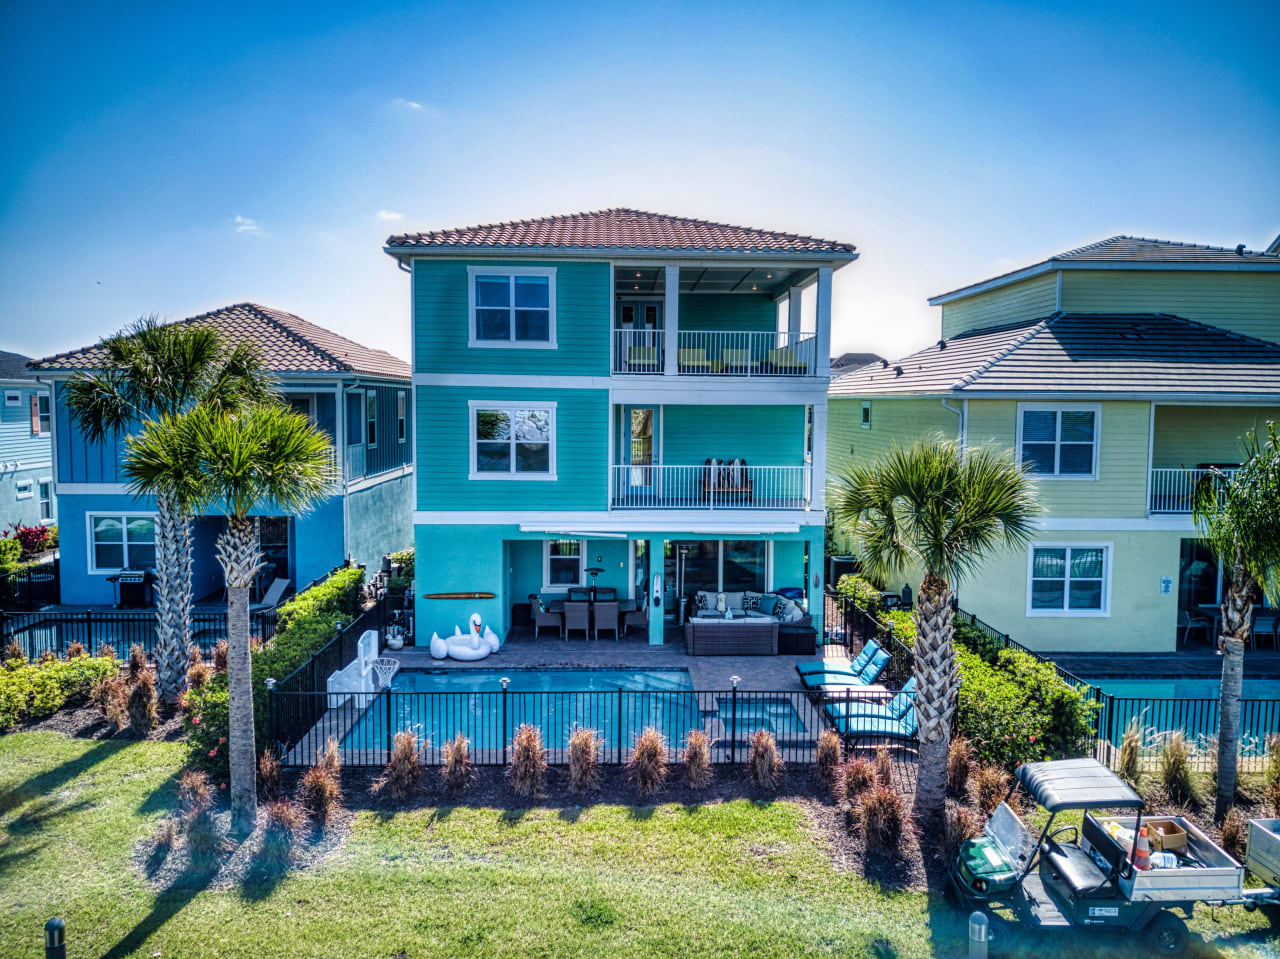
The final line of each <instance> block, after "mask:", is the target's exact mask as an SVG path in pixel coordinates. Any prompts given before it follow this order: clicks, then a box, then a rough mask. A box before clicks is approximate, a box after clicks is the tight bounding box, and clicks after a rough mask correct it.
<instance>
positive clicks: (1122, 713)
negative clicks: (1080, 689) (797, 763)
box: [1086, 679, 1280, 756]
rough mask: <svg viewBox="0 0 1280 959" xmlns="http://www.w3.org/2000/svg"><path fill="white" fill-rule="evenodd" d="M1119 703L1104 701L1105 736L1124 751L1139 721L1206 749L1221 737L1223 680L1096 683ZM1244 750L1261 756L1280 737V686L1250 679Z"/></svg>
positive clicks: (1101, 729)
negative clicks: (1271, 739) (1178, 732)
mask: <svg viewBox="0 0 1280 959" xmlns="http://www.w3.org/2000/svg"><path fill="white" fill-rule="evenodd" d="M1086 682H1089V683H1092V684H1093V685H1095V686H1097V687H1098V688H1099V689H1101V690H1102V691H1103V692H1104V693H1108V694H1109V695H1110V696H1112V697H1114V698H1113V699H1110V700H1107V699H1104V701H1103V704H1104V708H1103V710H1102V712H1101V713H1100V714H1099V733H1100V734H1101V735H1102V736H1103V737H1105V738H1107V739H1108V740H1110V742H1111V743H1112V744H1113V745H1115V746H1119V745H1120V743H1121V742H1122V741H1123V739H1124V732H1125V730H1126V729H1127V728H1128V726H1129V724H1130V723H1131V722H1133V721H1134V720H1137V722H1138V723H1139V725H1141V726H1142V727H1144V728H1146V729H1148V730H1152V731H1154V732H1155V733H1157V734H1159V733H1167V732H1173V731H1175V730H1181V731H1182V732H1183V733H1185V734H1186V735H1187V736H1188V737H1189V738H1190V739H1192V740H1196V741H1198V742H1199V743H1200V744H1201V745H1202V746H1205V744H1207V742H1208V740H1209V739H1210V738H1211V737H1213V736H1214V735H1216V734H1217V730H1218V697H1219V695H1220V693H1221V692H1222V682H1221V681H1220V680H1218V679H1090V680H1086ZM1241 699H1242V700H1243V702H1242V705H1241V716H1240V735H1241V750H1242V753H1243V754H1244V755H1246V756H1250V755H1261V751H1262V749H1263V748H1264V745H1265V742H1266V739H1267V737H1268V736H1269V735H1270V734H1271V733H1275V732H1280V680H1274V679H1246V680H1244V683H1243V686H1242V692H1241ZM1206 748H1207V746H1206Z"/></svg>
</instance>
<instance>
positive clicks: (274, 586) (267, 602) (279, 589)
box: [249, 577, 289, 613]
mask: <svg viewBox="0 0 1280 959" xmlns="http://www.w3.org/2000/svg"><path fill="white" fill-rule="evenodd" d="M288 588H289V581H288V580H287V579H281V578H279V577H276V578H275V579H273V580H272V581H271V585H270V586H268V587H267V591H266V592H265V593H263V594H262V600H261V601H260V602H257V603H251V604H250V605H249V611H250V612H253V613H256V612H258V611H259V610H263V609H274V608H275V607H277V606H279V605H280V600H281V598H283V596H284V591H285V590H286V589H288Z"/></svg>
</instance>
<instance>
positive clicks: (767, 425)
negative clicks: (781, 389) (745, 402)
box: [662, 406, 804, 466]
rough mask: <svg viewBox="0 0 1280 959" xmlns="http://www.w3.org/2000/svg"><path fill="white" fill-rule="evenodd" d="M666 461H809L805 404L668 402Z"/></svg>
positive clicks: (664, 414) (670, 463)
mask: <svg viewBox="0 0 1280 959" xmlns="http://www.w3.org/2000/svg"><path fill="white" fill-rule="evenodd" d="M662 431H663V437H662V462H663V464H665V465H667V466H679V465H691V464H693V465H696V464H701V463H703V462H705V461H706V460H707V459H708V458H709V457H715V458H717V459H722V460H723V459H736V458H738V457H741V458H743V459H746V460H747V463H748V465H751V466H800V465H803V463H804V407H803V406H665V407H663V409H662Z"/></svg>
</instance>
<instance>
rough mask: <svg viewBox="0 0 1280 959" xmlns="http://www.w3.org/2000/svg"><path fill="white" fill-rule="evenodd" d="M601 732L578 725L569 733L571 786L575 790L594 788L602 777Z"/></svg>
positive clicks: (583, 790) (582, 790)
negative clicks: (600, 757) (600, 756)
mask: <svg viewBox="0 0 1280 959" xmlns="http://www.w3.org/2000/svg"><path fill="white" fill-rule="evenodd" d="M600 743H601V738H600V734H599V733H597V732H596V731H595V730H594V729H585V728H583V727H581V726H578V727H577V728H575V729H574V730H573V732H572V733H570V734H569V787H570V788H571V789H572V790H573V791H574V792H579V793H580V792H586V791H587V790H588V789H594V788H595V786H596V783H597V782H598V781H599V779H600V759H599V753H600Z"/></svg>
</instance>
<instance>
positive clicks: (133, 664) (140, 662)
mask: <svg viewBox="0 0 1280 959" xmlns="http://www.w3.org/2000/svg"><path fill="white" fill-rule="evenodd" d="M127 665H128V667H129V682H131V683H136V682H137V681H138V677H139V676H141V675H142V674H143V673H145V672H146V671H147V651H146V650H145V649H143V648H142V646H141V645H139V644H138V643H134V644H133V645H132V646H130V647H129V661H128V663H127Z"/></svg>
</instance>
